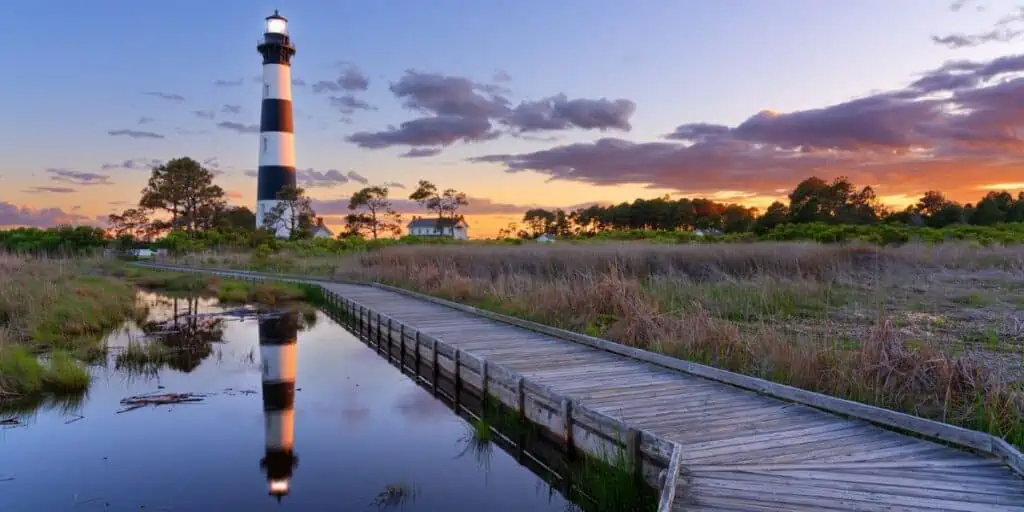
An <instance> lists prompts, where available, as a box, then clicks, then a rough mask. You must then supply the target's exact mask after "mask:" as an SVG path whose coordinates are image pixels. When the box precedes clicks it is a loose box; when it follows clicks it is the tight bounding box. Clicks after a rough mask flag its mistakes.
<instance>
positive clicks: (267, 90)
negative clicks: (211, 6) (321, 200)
mask: <svg viewBox="0 0 1024 512" xmlns="http://www.w3.org/2000/svg"><path fill="white" fill-rule="evenodd" d="M256 49H257V50H259V52H260V55H263V104H262V106H261V110H260V112H261V115H260V159H259V171H258V172H259V177H258V178H257V181H258V184H257V191H256V228H257V229H259V228H262V227H264V219H265V218H266V215H267V213H268V212H270V210H271V209H273V208H274V205H276V204H277V202H278V201H277V194H278V192H280V191H281V189H283V188H285V187H287V186H289V185H295V133H294V131H293V125H292V68H291V60H292V56H293V55H295V46H294V45H292V42H291V39H289V38H288V20H287V19H285V17H284V16H281V15H280V14H278V13H277V11H276V10H275V11H274V14H272V15H270V16H267V24H266V30H265V32H264V33H263V39H262V40H261V41H260V42H259V44H258V45H257V46H256ZM283 213H284V216H285V217H287V215H288V213H289V212H288V211H285V212H283ZM290 226H291V219H289V218H282V219H280V221H279V222H278V223H277V224H276V225H275V226H273V227H272V229H274V231H275V232H276V234H277V236H278V237H280V238H287V237H288V236H289V235H290Z"/></svg>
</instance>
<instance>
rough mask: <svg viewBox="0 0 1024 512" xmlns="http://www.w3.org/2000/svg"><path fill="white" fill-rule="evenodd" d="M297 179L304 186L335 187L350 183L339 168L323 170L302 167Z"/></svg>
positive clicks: (296, 175) (296, 176)
mask: <svg viewBox="0 0 1024 512" xmlns="http://www.w3.org/2000/svg"><path fill="white" fill-rule="evenodd" d="M295 179H296V180H297V181H298V183H299V185H301V186H302V187H304V188H333V187H336V186H338V185H344V184H346V183H348V181H349V178H348V177H347V176H345V175H344V174H342V173H341V171H339V170H337V169H328V170H327V171H324V172H321V171H317V170H315V169H300V170H298V171H296V173H295Z"/></svg>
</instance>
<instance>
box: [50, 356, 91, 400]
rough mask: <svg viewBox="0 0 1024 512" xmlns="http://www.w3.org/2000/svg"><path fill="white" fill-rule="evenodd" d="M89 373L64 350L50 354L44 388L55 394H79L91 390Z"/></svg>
mask: <svg viewBox="0 0 1024 512" xmlns="http://www.w3.org/2000/svg"><path fill="white" fill-rule="evenodd" d="M89 380H90V377H89V372H88V371H86V369H85V368H83V367H82V365H81V364H80V363H79V362H78V361H76V360H75V358H74V357H72V355H71V354H69V353H68V352H65V351H63V350H55V351H53V352H51V353H50V358H49V364H48V366H47V368H46V371H45V372H44V373H43V376H42V382H43V387H44V388H45V389H46V390H47V391H51V392H53V393H55V394H66V393H78V392H82V391H85V390H86V389H88V388H89Z"/></svg>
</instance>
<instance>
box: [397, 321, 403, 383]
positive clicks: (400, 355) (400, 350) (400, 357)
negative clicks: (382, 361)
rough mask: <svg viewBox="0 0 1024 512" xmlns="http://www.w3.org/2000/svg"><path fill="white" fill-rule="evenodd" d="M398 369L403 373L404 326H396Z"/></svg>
mask: <svg viewBox="0 0 1024 512" xmlns="http://www.w3.org/2000/svg"><path fill="white" fill-rule="evenodd" d="M398 369H399V370H401V371H402V372H405V324H398Z"/></svg>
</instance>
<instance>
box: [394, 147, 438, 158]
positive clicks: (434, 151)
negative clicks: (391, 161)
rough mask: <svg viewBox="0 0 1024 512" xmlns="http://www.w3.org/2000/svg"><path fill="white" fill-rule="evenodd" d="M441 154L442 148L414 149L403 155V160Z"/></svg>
mask: <svg viewBox="0 0 1024 512" xmlns="http://www.w3.org/2000/svg"><path fill="white" fill-rule="evenodd" d="M439 154H441V148H412V149H410V150H409V151H406V152H405V153H402V154H401V155H399V156H401V157H402V158H425V157H430V156H437V155H439Z"/></svg>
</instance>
